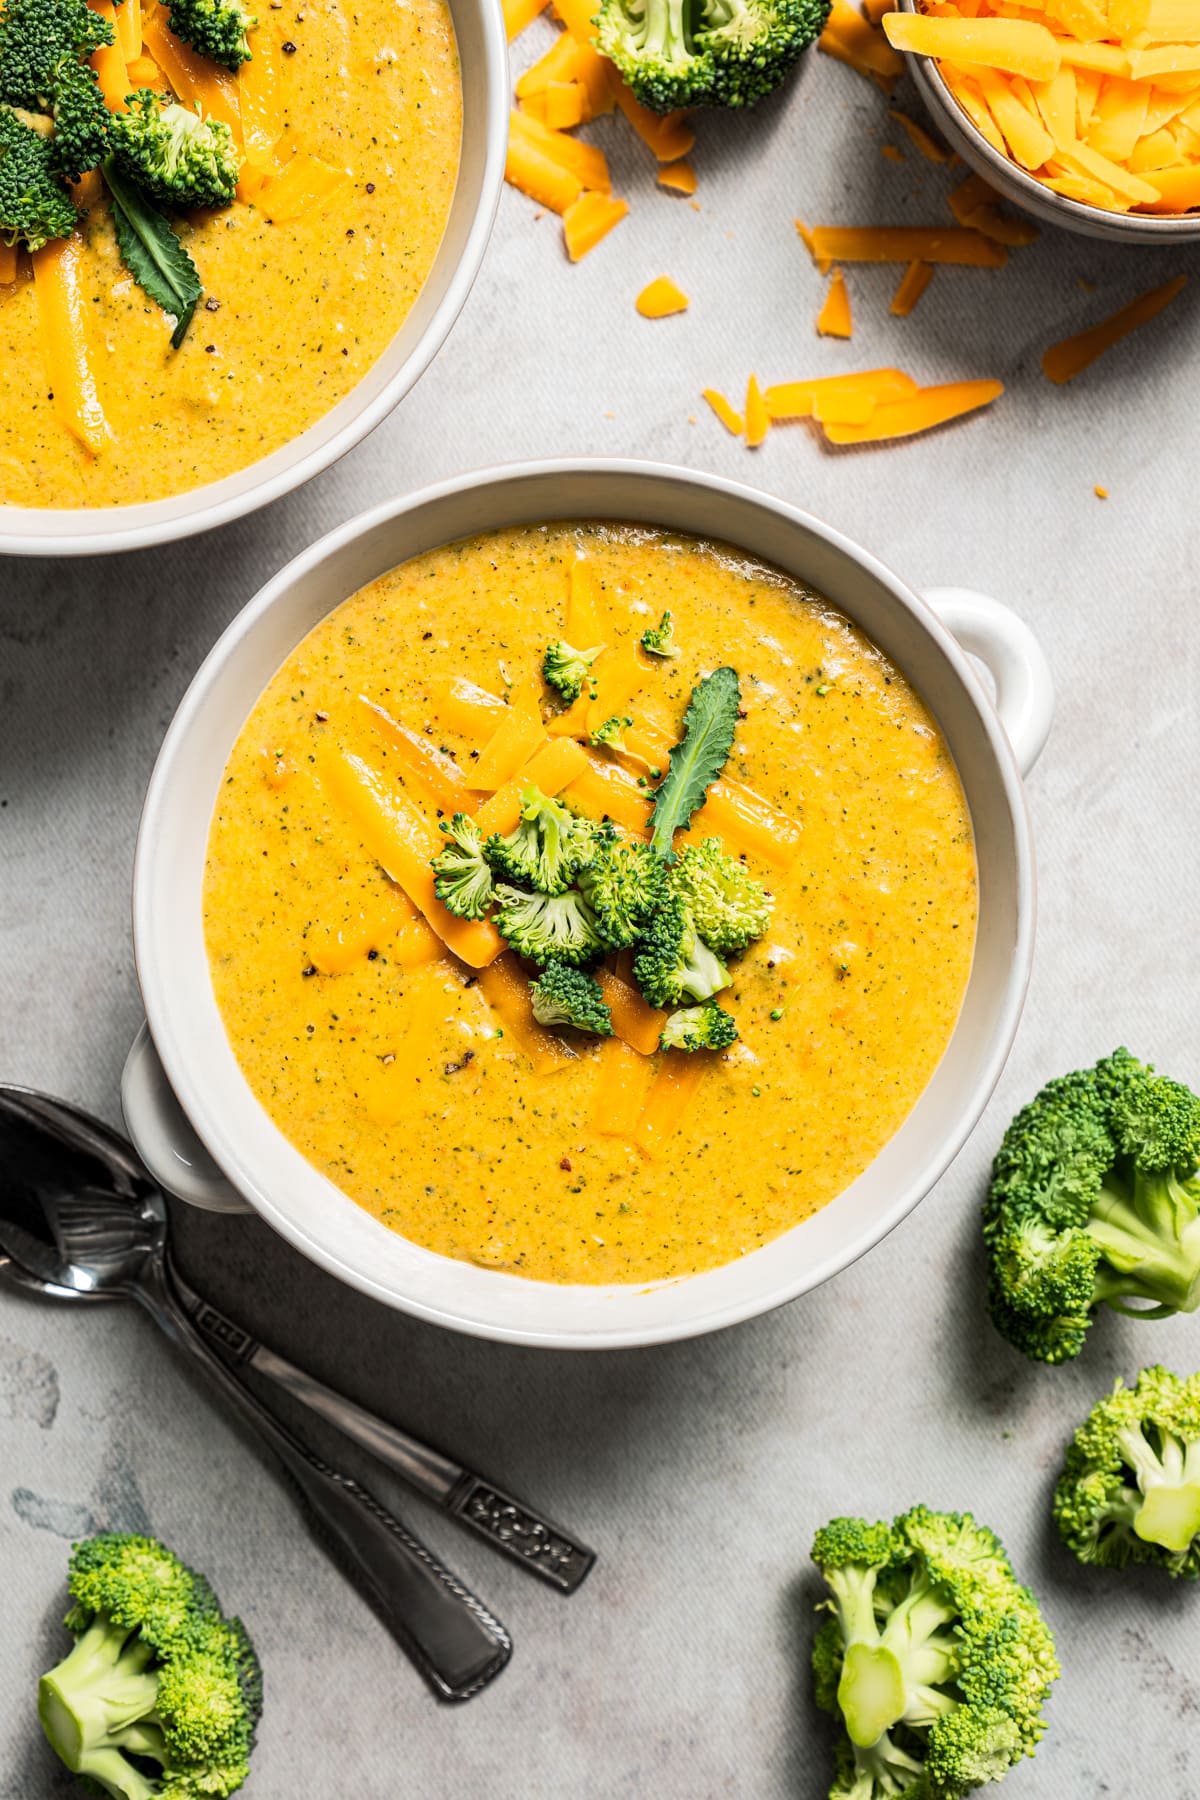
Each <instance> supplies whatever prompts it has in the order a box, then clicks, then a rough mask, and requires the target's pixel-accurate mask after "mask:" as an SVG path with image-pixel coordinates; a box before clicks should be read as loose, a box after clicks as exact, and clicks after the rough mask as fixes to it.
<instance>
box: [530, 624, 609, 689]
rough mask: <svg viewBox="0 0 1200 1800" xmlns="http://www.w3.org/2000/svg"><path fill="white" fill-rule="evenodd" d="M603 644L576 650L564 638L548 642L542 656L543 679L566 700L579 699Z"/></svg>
mask: <svg viewBox="0 0 1200 1800" xmlns="http://www.w3.org/2000/svg"><path fill="white" fill-rule="evenodd" d="M603 648H604V645H603V644H597V645H595V646H594V648H593V649H591V650H575V649H573V648H572V647H571V645H570V644H567V643H564V642H563V640H562V638H558V639H556V641H555V642H554V643H553V644H547V646H546V654H545V656H543V658H542V679H543V680H544V681H545V683H546V685H547V687H552V688H554V689H555V691H556V692H557V693H559V694H561V695H562V697H563V699H564V700H578V698H579V696H580V694H582V692H583V684H584V682H585V681H586V680H587V674H588V670H589V669H590V668H591V666H592V664H593V663H594V662H595V660H596V658H597V657H598V656H599V654H600V652H601V651H602V650H603Z"/></svg>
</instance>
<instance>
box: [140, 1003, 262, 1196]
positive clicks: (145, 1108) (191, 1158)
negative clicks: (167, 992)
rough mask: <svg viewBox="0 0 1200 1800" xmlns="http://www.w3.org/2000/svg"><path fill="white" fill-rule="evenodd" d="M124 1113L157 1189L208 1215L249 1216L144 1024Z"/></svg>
mask: <svg viewBox="0 0 1200 1800" xmlns="http://www.w3.org/2000/svg"><path fill="white" fill-rule="evenodd" d="M121 1111H122V1112H123V1113H124V1115H125V1127H126V1130H127V1131H128V1132H129V1135H130V1137H131V1138H132V1139H133V1146H134V1149H135V1150H136V1151H137V1153H138V1155H139V1156H140V1157H141V1159H142V1161H143V1162H144V1163H145V1165H146V1167H147V1169H149V1171H150V1173H151V1175H152V1176H153V1177H154V1179H155V1181H157V1183H158V1185H159V1187H161V1188H165V1189H166V1191H167V1193H168V1194H174V1195H175V1196H176V1197H177V1198H178V1199H180V1200H187V1201H188V1202H189V1203H190V1204H191V1205H192V1206H199V1207H202V1208H203V1210H204V1211H205V1212H218V1213H249V1212H253V1211H254V1208H253V1207H252V1206H251V1205H250V1202H249V1201H248V1200H243V1199H242V1196H241V1195H240V1194H239V1193H238V1192H237V1190H236V1188H233V1187H231V1186H230V1185H229V1183H228V1182H227V1181H226V1179H225V1177H224V1175H222V1173H221V1171H220V1169H218V1167H217V1165H216V1163H215V1162H214V1161H213V1159H212V1157H211V1156H210V1155H209V1154H208V1151H207V1150H206V1149H205V1148H204V1145H203V1144H202V1143H201V1142H200V1139H199V1138H198V1137H197V1136H196V1133H195V1132H194V1131H193V1129H192V1126H191V1121H190V1120H189V1119H188V1117H187V1114H186V1113H185V1112H184V1110H183V1108H182V1106H180V1104H179V1102H178V1100H177V1099H176V1098H175V1095H174V1093H173V1091H172V1089H171V1086H170V1084H169V1082H168V1081H167V1077H166V1074H165V1072H164V1070H163V1066H162V1064H161V1063H160V1062H159V1060H158V1051H157V1050H156V1049H155V1048H154V1041H153V1039H152V1038H151V1036H150V1027H149V1026H148V1025H145V1024H143V1025H142V1027H141V1030H140V1031H139V1032H138V1034H137V1036H136V1037H135V1038H134V1040H133V1046H132V1048H131V1050H130V1052H129V1055H128V1056H127V1057H126V1059H125V1069H124V1072H123V1073H122V1076H121Z"/></svg>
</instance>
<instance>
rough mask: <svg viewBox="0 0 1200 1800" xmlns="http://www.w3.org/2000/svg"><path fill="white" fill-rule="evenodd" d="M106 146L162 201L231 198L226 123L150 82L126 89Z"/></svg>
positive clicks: (232, 165) (218, 202)
mask: <svg viewBox="0 0 1200 1800" xmlns="http://www.w3.org/2000/svg"><path fill="white" fill-rule="evenodd" d="M126 4H127V5H131V6H132V5H134V4H136V0H126ZM111 151H112V155H113V156H114V157H115V158H116V161H117V164H118V167H120V168H121V169H123V170H124V172H125V174H126V175H128V177H129V179H130V180H131V181H133V182H136V184H137V186H138V187H139V188H141V190H142V192H143V193H144V194H148V195H149V196H150V198H151V199H152V200H158V201H161V202H162V204H163V205H164V206H183V207H187V206H229V205H231V204H232V202H233V190H234V189H235V188H236V186H237V181H238V153H237V147H236V145H235V144H234V141H233V133H232V132H231V131H230V129H229V127H228V125H226V124H225V122H224V121H223V120H222V119H202V118H201V117H200V115H199V113H194V112H191V111H189V109H188V108H187V107H186V106H179V105H177V104H175V103H173V102H167V101H165V100H164V99H163V97H162V96H161V95H160V94H156V93H154V92H152V91H151V89H149V88H142V89H140V90H139V91H138V92H137V93H136V94H131V95H130V96H129V104H128V108H127V110H126V111H125V112H123V113H114V115H113V121H112V127H111Z"/></svg>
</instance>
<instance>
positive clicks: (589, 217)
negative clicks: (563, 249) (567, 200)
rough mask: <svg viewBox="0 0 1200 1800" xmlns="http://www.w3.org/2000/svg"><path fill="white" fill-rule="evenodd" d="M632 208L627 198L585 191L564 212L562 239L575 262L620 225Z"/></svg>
mask: <svg viewBox="0 0 1200 1800" xmlns="http://www.w3.org/2000/svg"><path fill="white" fill-rule="evenodd" d="M628 211H629V203H628V201H626V200H616V199H614V198H613V196H612V195H611V194H599V193H583V194H580V196H579V198H578V199H577V200H575V201H574V202H573V203H572V204H571V205H570V206H569V207H568V208H567V210H566V212H565V213H564V214H563V241H564V243H565V244H566V246H567V255H568V256H569V257H570V259H571V261H572V262H578V261H579V260H580V258H581V257H583V256H586V255H587V253H588V251H589V250H594V249H595V248H596V245H597V244H598V243H599V242H600V241H601V239H602V238H606V237H607V236H608V234H609V232H610V231H611V230H612V229H613V226H614V225H619V224H620V223H621V220H622V219H623V218H624V217H625V215H626V213H627V212H628Z"/></svg>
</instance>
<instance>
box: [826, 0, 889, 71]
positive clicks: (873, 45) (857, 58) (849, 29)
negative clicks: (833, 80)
mask: <svg viewBox="0 0 1200 1800" xmlns="http://www.w3.org/2000/svg"><path fill="white" fill-rule="evenodd" d="M817 49H818V50H821V51H823V52H824V53H825V55H826V56H832V57H835V58H836V60H837V61H838V62H842V63H845V64H846V65H847V67H848V68H851V69H853V70H855V72H856V73H857V74H859V75H865V76H866V78H867V80H868V81H873V82H875V84H876V86H878V87H880V88H882V89H883V91H884V93H885V94H890V93H891V91H892V89H893V88H894V87H895V85H896V82H897V81H898V79H899V77H900V76H901V75H902V74H903V73H904V58H903V57H902V56H898V55H897V53H896V52H895V50H893V49H892V48H891V46H890V45H889V44H888V41H887V39H886V38H885V37H884V35H883V33H882V31H879V30H878V29H877V28H876V27H875V26H874V25H873V24H872V23H871V21H870V20H869V19H865V18H864V17H863V15H862V14H861V13H860V12H858V11H857V10H856V9H855V8H854V7H853V6H851V5H850V0H833V6H832V8H831V9H830V13H829V18H828V20H827V21H826V24H825V29H824V31H823V32H822V33H821V35H820V37H819V38H818V39H817Z"/></svg>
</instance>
